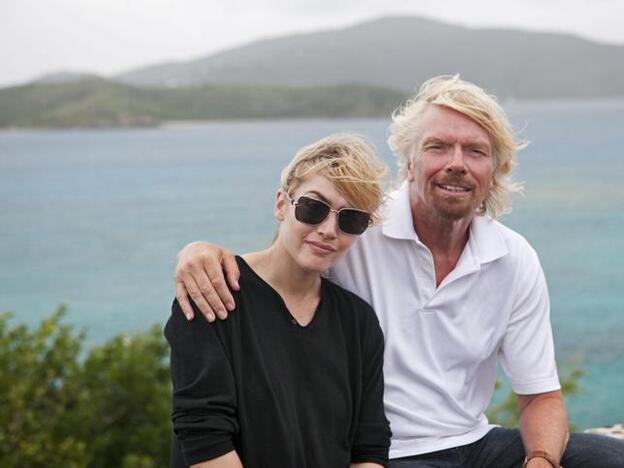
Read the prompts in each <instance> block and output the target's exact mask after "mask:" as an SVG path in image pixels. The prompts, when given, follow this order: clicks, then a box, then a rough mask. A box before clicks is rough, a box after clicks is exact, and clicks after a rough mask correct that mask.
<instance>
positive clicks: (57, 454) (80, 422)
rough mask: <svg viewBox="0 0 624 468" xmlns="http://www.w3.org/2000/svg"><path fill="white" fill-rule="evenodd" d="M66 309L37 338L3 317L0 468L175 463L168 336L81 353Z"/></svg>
mask: <svg viewBox="0 0 624 468" xmlns="http://www.w3.org/2000/svg"><path fill="white" fill-rule="evenodd" d="M64 315H65V307H60V308H59V309H57V310H56V312H54V313H53V314H52V315H51V316H50V317H49V318H47V319H45V320H44V321H42V322H41V324H40V325H39V326H38V327H37V328H36V329H33V330H29V329H28V328H27V327H25V326H24V325H18V326H14V327H10V325H9V320H10V314H3V315H1V316H0V388H2V389H3V390H2V395H1V399H2V400H1V401H0V466H28V467H39V466H42V467H43V466H46V467H57V466H58V467H139V468H141V467H145V468H147V467H156V466H166V465H167V463H168V458H169V439H170V430H171V429H170V425H169V416H170V407H169V401H170V399H169V392H170V387H169V368H168V362H167V345H166V343H165V341H164V339H163V338H162V329H161V328H160V327H159V326H154V327H152V328H151V329H150V330H149V331H146V332H142V333H137V334H122V335H118V336H116V337H114V338H113V339H111V340H109V341H108V342H106V343H104V344H103V345H100V346H94V347H93V348H91V349H90V350H89V351H88V353H87V354H86V356H85V355H83V354H82V353H81V351H82V347H83V343H84V339H85V333H84V332H76V331H74V330H73V328H72V327H70V326H68V325H63V324H62V323H61V319H62V317H63V316H64Z"/></svg>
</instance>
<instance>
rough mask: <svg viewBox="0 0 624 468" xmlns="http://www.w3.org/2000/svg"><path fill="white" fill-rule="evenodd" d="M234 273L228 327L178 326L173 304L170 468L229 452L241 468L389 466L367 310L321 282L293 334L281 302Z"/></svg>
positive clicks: (375, 345)
mask: <svg viewBox="0 0 624 468" xmlns="http://www.w3.org/2000/svg"><path fill="white" fill-rule="evenodd" d="M237 262H238V266H239V268H240V271H241V276H240V280H239V282H240V286H241V289H240V291H239V292H234V293H233V294H234V298H235V300H236V310H235V311H233V312H232V313H231V314H230V315H229V317H228V319H227V320H225V321H218V322H216V323H215V324H210V323H208V322H207V321H206V320H203V319H201V318H196V319H195V320H193V321H191V322H188V321H187V320H186V319H185V317H184V315H183V313H182V311H181V309H180V307H179V305H178V303H177V302H174V304H173V307H172V315H171V317H170V319H169V321H168V322H167V325H166V328H165V336H166V337H167V340H168V341H169V344H170V346H171V376H172V381H173V412H172V420H173V427H174V432H175V435H174V438H173V447H172V450H173V453H172V461H171V466H172V467H176V468H177V467H182V466H188V465H191V464H195V463H199V462H201V461H206V460H210V459H213V458H217V457H219V456H221V455H224V454H226V453H228V452H230V451H231V450H234V449H235V450H236V451H237V453H238V455H239V457H240V458H241V460H242V462H243V465H244V466H245V467H246V468H252V467H272V468H273V467H276V468H277V467H285V468H304V467H310V468H312V467H318V468H320V467H323V468H333V467H345V466H348V465H349V464H350V463H361V462H375V463H379V464H382V465H384V466H385V465H387V462H388V449H389V446H390V435H391V434H390V429H389V423H388V421H387V419H386V417H385V415H384V411H383V374H382V364H383V335H382V332H381V329H380V327H379V323H378V321H377V317H376V316H375V313H374V311H373V310H372V308H371V307H370V306H369V305H368V304H367V303H366V302H365V301H363V300H362V299H360V298H359V297H358V296H356V295H354V294H352V293H350V292H348V291H346V290H344V289H342V288H341V287H339V286H337V285H335V284H333V283H332V282H330V281H329V280H326V279H323V280H322V283H321V301H320V303H319V306H318V308H317V310H316V312H315V314H314V317H313V319H312V321H311V322H310V323H309V324H308V325H307V326H305V327H302V326H300V325H299V324H298V323H297V321H296V320H295V319H294V318H293V317H292V316H291V315H290V313H289V311H288V309H287V308H286V305H285V304H284V301H283V300H282V298H281V297H280V296H279V294H278V293H277V292H276V291H275V290H274V289H273V288H271V286H269V285H268V284H267V283H266V282H265V281H264V280H262V278H260V277H259V276H258V275H256V274H255V272H254V271H253V270H252V269H251V268H250V267H249V266H248V265H247V263H245V261H244V260H243V259H242V258H240V257H237ZM195 312H196V314H197V315H199V311H198V310H197V309H196V310H195ZM200 317H201V316H200Z"/></svg>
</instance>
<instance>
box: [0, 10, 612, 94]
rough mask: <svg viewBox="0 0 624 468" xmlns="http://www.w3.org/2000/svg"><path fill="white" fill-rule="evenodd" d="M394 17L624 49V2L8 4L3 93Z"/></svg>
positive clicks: (0, 55)
mask: <svg viewBox="0 0 624 468" xmlns="http://www.w3.org/2000/svg"><path fill="white" fill-rule="evenodd" d="M388 15H421V16H427V17H430V18H434V19H439V20H443V21H447V22H452V23H457V24H462V25H467V26H474V27H513V28H517V29H530V30H542V31H556V32H568V33H573V34H577V35H580V36H583V37H586V38H589V39H592V40H598V41H601V42H611V43H616V44H622V45H624V1H623V0H470V1H466V0H405V1H392V0H385V1H384V0H0V64H1V65H0V66H1V73H0V86H8V85H11V84H16V83H21V82H25V81H29V80H31V79H33V78H35V77H38V76H40V75H43V74H46V73H50V72H56V71H87V72H94V73H98V74H102V75H110V74H115V73H118V72H121V71H126V70H128V69H131V68H134V67H137V66H142V65H146V64H153V63H159V62H164V61H170V60H186V59H193V58H197V57H200V56H203V55H207V54H209V53H211V52H215V51H219V50H223V49H225V48H229V47H232V46H236V45H239V44H242V43H246V42H249V41H252V40H255V39H259V38H264V37H270V36H276V35H284V34H289V33H295V32H306V31H316V30H321V29H327V28H334V27H341V26H346V25H350V24H354V23H357V22H360V21H363V20H368V19H372V18H376V17H381V16H388Z"/></svg>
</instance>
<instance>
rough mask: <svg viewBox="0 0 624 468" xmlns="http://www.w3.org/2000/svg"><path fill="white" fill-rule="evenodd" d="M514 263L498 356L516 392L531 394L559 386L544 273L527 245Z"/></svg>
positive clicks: (555, 388)
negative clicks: (510, 301) (510, 300)
mask: <svg viewBox="0 0 624 468" xmlns="http://www.w3.org/2000/svg"><path fill="white" fill-rule="evenodd" d="M525 249H526V251H525V252H523V255H522V256H521V258H520V260H519V264H518V266H517V272H516V275H515V284H514V298H513V307H512V312H511V317H510V320H509V323H508V325H507V329H506V331H505V336H504V338H503V342H502V346H501V350H500V358H501V365H502V367H503V370H504V371H505V373H506V374H507V376H508V377H509V379H510V381H511V386H512V388H513V390H514V392H515V393H517V394H519V395H531V394H536V393H544V392H549V391H553V390H557V389H559V388H560V385H559V378H558V376H557V366H556V363H555V350H554V344H553V334H552V328H551V325H550V302H549V299H548V288H547V286H546V279H545V278H544V272H543V271H542V267H541V265H540V263H539V260H538V258H537V254H536V253H535V251H534V250H533V249H532V248H531V247H530V246H529V245H528V244H527V245H526V247H525Z"/></svg>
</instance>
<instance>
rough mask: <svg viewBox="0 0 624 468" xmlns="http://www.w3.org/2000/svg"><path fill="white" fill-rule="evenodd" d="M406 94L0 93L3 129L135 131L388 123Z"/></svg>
mask: <svg viewBox="0 0 624 468" xmlns="http://www.w3.org/2000/svg"><path fill="white" fill-rule="evenodd" d="M404 98H405V95H404V94H403V93H400V92H397V91H391V90H386V89H382V88H376V87H371V86H357V85H344V86H323V87H287V86H244V85H205V86H197V87H187V88H175V89H162V88H161V89H154V88H151V89H150V88H137V87H133V86H126V85H122V84H119V83H115V82H112V81H108V80H104V79H97V78H96V79H87V80H83V81H77V82H70V83H51V84H45V83H44V84H29V85H25V86H17V87H12V88H5V89H0V127H61V128H62V127H132V126H152V125H158V124H159V123H161V122H164V121H167V120H213V119H255V118H289V117H374V116H384V117H386V116H388V115H389V114H390V112H391V111H392V109H394V108H395V107H396V106H397V105H398V104H399V103H400V102H401V101H402V100H403V99H404Z"/></svg>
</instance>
